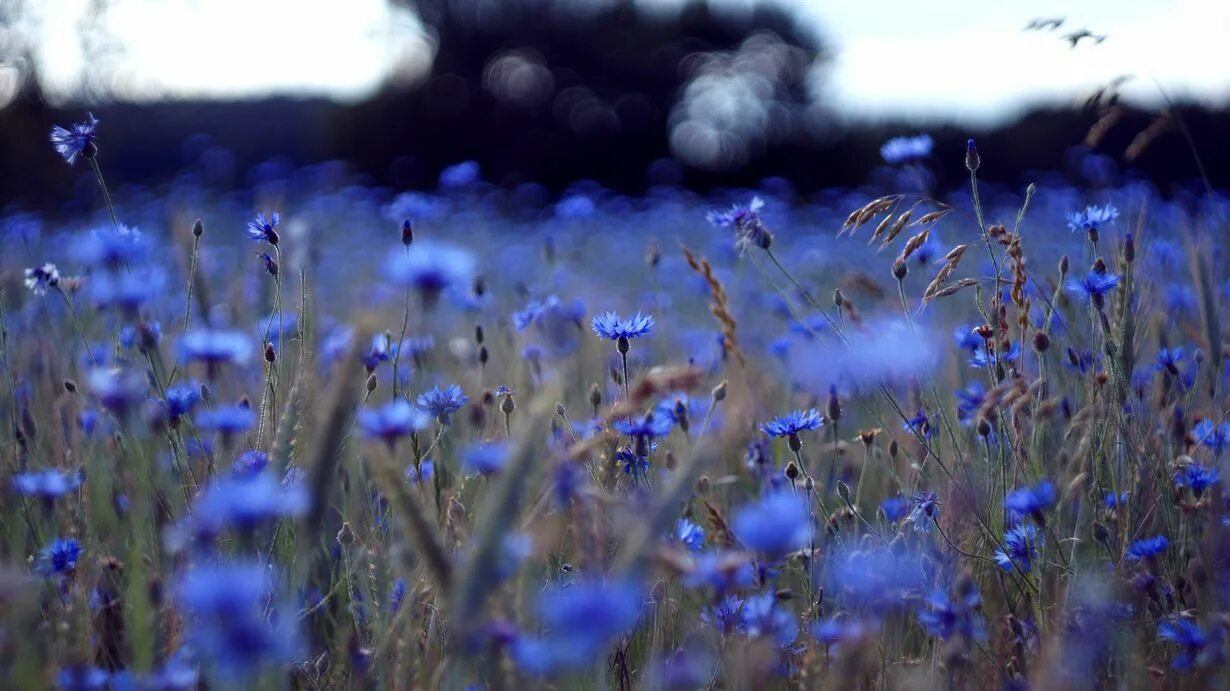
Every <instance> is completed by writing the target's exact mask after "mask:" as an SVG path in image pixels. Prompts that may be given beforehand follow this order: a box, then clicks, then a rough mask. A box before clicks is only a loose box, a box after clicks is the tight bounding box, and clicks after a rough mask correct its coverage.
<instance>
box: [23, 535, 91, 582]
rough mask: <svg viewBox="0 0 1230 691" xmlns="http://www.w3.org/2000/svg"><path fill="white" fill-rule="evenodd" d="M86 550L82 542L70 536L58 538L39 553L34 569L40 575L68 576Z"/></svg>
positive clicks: (49, 576) (46, 576) (47, 576)
mask: <svg viewBox="0 0 1230 691" xmlns="http://www.w3.org/2000/svg"><path fill="white" fill-rule="evenodd" d="M82 554H85V550H84V549H82V548H81V544H80V543H78V542H77V541H76V540H74V539H72V538H71V537H70V538H57V539H56V540H55V541H54V542H52V543H51V544H49V545H47V546H46V547H44V548H43V549H42V550H41V551H40V552H39V553H38V562H37V563H36V564H35V566H34V570H35V572H36V573H38V574H39V575H40V576H43V577H45V578H51V577H53V576H67V575H69V574H71V573H72V572H73V571H75V570H76V568H77V561H78V560H79V559H81V555H82Z"/></svg>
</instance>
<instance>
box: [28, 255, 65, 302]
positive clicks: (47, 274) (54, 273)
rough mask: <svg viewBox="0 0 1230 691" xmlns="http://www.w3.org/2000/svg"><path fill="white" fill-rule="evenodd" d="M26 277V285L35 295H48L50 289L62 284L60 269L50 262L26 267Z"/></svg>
mask: <svg viewBox="0 0 1230 691" xmlns="http://www.w3.org/2000/svg"><path fill="white" fill-rule="evenodd" d="M25 277H26V279H25V284H26V287H27V288H29V289H30V292H31V293H34V294H35V295H46V294H47V290H48V289H54V288H58V287H59V285H60V270H59V269H57V268H56V265H55V264H52V263H50V262H47V263H45V264H43V265H41V266H36V267H34V268H31V269H26V273H25Z"/></svg>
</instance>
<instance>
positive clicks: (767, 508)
mask: <svg viewBox="0 0 1230 691" xmlns="http://www.w3.org/2000/svg"><path fill="white" fill-rule="evenodd" d="M731 527H732V528H733V530H734V533H735V537H737V538H738V539H739V541H740V542H742V543H743V544H744V545H745V546H747V548H748V549H750V550H753V551H756V552H762V553H764V554H768V555H773V556H782V555H784V554H786V553H788V552H793V551H795V550H799V549H802V548H804V547H806V546H807V544H808V542H809V541H810V540H811V539H812V536H813V535H814V534H815V527H814V526H813V525H812V520H811V515H810V513H809V512H808V510H807V502H806V501H805V500H804V499H803V497H801V496H799V495H797V494H794V493H791V492H786V491H775V492H770V493H767V494H765V495H764V496H762V497H760V499H758V500H756V501H754V502H752V503H750V504H744V505H743V506H741V507H739V508H738V509H737V510H736V511H735V513H734V520H733V521H732V522H731Z"/></svg>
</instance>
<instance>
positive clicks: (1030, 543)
mask: <svg viewBox="0 0 1230 691" xmlns="http://www.w3.org/2000/svg"><path fill="white" fill-rule="evenodd" d="M1041 540H1042V537H1041V535H1040V534H1039V533H1038V528H1037V527H1036V526H1034V524H1032V523H1018V524H1017V525H1016V526H1014V527H1012V528H1010V529H1009V530H1008V532H1006V533H1004V548H1003V549H998V550H995V562H996V563H997V564H999V566H1000V568H1002V569H1003V570H1004V571H1012V570H1013V569H1014V568H1015V569H1018V570H1020V571H1021V573H1029V571H1030V570H1031V569H1033V560H1034V559H1035V558H1036V557H1037V553H1038V544H1039V543H1040V542H1041Z"/></svg>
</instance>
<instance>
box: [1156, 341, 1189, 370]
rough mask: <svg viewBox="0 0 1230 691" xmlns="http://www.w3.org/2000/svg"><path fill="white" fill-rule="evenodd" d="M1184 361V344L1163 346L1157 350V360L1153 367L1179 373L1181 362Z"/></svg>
mask: <svg viewBox="0 0 1230 691" xmlns="http://www.w3.org/2000/svg"><path fill="white" fill-rule="evenodd" d="M1182 361H1183V346H1175V347H1173V348H1161V349H1159V350H1158V351H1157V360H1156V362H1155V363H1154V365H1153V369H1155V370H1157V371H1159V372H1169V373H1170V374H1174V375H1177V374H1178V373H1179V363H1180V362H1182Z"/></svg>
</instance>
